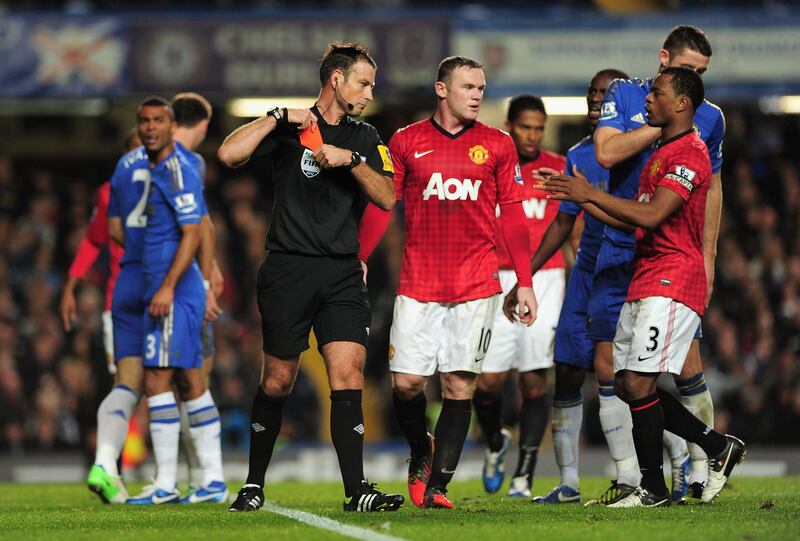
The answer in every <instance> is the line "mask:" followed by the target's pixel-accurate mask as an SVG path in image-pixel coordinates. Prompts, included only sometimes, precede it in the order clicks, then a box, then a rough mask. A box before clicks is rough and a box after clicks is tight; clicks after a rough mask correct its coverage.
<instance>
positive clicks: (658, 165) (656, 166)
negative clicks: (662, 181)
mask: <svg viewBox="0 0 800 541" xmlns="http://www.w3.org/2000/svg"><path fill="white" fill-rule="evenodd" d="M660 169H661V160H656V161H654V162H653V165H651V166H650V176H653V175H657V174H658V171H659V170H660Z"/></svg>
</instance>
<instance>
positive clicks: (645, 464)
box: [628, 393, 669, 496]
mask: <svg viewBox="0 0 800 541" xmlns="http://www.w3.org/2000/svg"><path fill="white" fill-rule="evenodd" d="M628 406H630V409H631V420H632V421H633V445H634V446H635V447H636V456H637V458H638V459H639V470H640V471H641V472H642V481H641V486H642V488H645V489H647V490H648V491H649V492H650V493H652V494H655V495H656V496H664V495H668V494H669V491H668V490H667V485H666V484H665V482H664V457H663V451H662V448H661V445H662V441H663V437H664V411H663V410H662V409H661V401H660V400H659V399H658V395H657V394H655V393H653V394H651V395H649V396H646V397H644V398H640V399H638V400H631V401H630V402H628Z"/></svg>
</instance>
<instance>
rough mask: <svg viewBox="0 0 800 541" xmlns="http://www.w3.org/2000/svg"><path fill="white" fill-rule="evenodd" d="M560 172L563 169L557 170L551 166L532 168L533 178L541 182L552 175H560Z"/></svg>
mask: <svg viewBox="0 0 800 541" xmlns="http://www.w3.org/2000/svg"><path fill="white" fill-rule="evenodd" d="M562 173H564V171H559V170H558V169H553V168H552V167H540V168H538V169H534V170H533V180H536V181H538V182H543V181H545V180H547V179H548V178H550V177H552V176H555V175H561V174H562Z"/></svg>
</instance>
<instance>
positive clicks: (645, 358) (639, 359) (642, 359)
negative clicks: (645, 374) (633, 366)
mask: <svg viewBox="0 0 800 541" xmlns="http://www.w3.org/2000/svg"><path fill="white" fill-rule="evenodd" d="M653 357H655V355H650V356H649V357H639V358H638V359H636V360H637V361H646V360H647V359H652V358H653Z"/></svg>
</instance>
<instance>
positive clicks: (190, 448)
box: [178, 402, 203, 487]
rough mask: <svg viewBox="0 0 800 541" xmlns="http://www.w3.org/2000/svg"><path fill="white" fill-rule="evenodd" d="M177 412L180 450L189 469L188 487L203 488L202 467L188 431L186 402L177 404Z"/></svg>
mask: <svg viewBox="0 0 800 541" xmlns="http://www.w3.org/2000/svg"><path fill="white" fill-rule="evenodd" d="M178 411H179V412H180V414H181V436H180V440H181V450H182V451H183V455H184V456H185V457H186V465H187V466H188V468H189V486H190V487H200V486H203V466H202V465H201V464H200V457H198V456H197V448H196V447H195V445H194V440H193V439H192V434H191V432H190V431H189V412H188V411H187V408H186V402H179V403H178Z"/></svg>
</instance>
